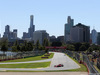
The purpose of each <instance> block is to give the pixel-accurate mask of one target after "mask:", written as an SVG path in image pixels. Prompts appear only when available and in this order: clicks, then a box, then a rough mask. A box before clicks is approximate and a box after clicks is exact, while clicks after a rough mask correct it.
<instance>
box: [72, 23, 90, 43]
mask: <svg viewBox="0 0 100 75" xmlns="http://www.w3.org/2000/svg"><path fill="white" fill-rule="evenodd" d="M70 37H71V41H72V42H90V27H89V26H86V25H84V24H81V23H78V24H77V25H76V26H73V27H72V28H71V33H70Z"/></svg>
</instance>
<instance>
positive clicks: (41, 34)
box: [33, 30, 49, 45]
mask: <svg viewBox="0 0 100 75" xmlns="http://www.w3.org/2000/svg"><path fill="white" fill-rule="evenodd" d="M33 35H34V36H33V40H34V43H36V42H37V40H39V43H40V44H41V45H42V44H43V41H44V39H45V38H47V39H48V40H49V34H48V33H47V32H46V30H37V31H35V32H34V33H33Z"/></svg>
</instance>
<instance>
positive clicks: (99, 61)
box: [96, 59, 100, 69]
mask: <svg viewBox="0 0 100 75" xmlns="http://www.w3.org/2000/svg"><path fill="white" fill-rule="evenodd" d="M96 66H97V67H98V68H99V69H100V59H97V65H96Z"/></svg>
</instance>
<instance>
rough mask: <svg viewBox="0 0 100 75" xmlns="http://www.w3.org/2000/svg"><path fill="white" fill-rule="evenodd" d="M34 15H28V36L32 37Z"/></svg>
mask: <svg viewBox="0 0 100 75" xmlns="http://www.w3.org/2000/svg"><path fill="white" fill-rule="evenodd" d="M33 20H34V16H33V15H31V16H30V28H29V29H28V33H29V37H30V38H31V39H33V32H34V31H35V25H33V24H34V23H33Z"/></svg>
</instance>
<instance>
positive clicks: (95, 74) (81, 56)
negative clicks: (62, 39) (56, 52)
mask: <svg viewBox="0 0 100 75" xmlns="http://www.w3.org/2000/svg"><path fill="white" fill-rule="evenodd" d="M66 54H67V55H69V56H70V57H72V58H74V59H76V60H77V61H82V63H83V64H86V65H85V66H87V68H88V70H89V75H100V74H99V73H98V71H97V70H96V69H95V68H94V66H93V64H92V63H91V62H90V61H89V59H88V56H87V55H86V54H84V53H81V54H80V53H78V52H74V51H69V50H66Z"/></svg>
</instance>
